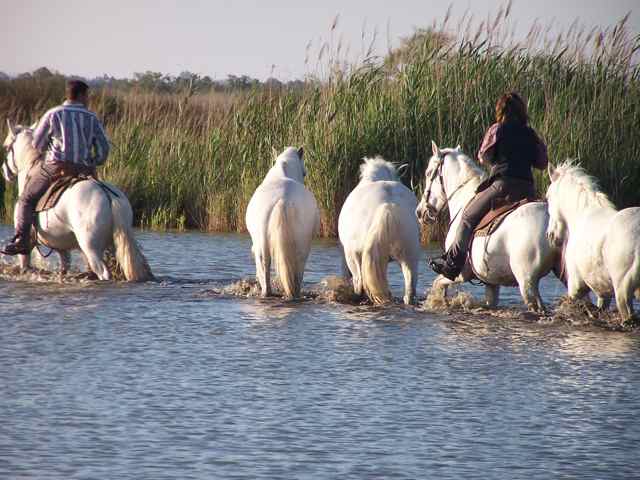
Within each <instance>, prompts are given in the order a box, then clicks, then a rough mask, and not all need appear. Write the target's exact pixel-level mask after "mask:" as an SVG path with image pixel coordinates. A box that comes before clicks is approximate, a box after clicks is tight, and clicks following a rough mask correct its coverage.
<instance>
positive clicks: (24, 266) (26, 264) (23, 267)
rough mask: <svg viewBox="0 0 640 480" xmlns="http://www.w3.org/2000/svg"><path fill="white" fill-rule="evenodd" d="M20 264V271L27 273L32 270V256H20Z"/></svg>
mask: <svg viewBox="0 0 640 480" xmlns="http://www.w3.org/2000/svg"><path fill="white" fill-rule="evenodd" d="M18 264H19V265H20V271H21V272H26V271H27V270H29V269H30V268H31V254H29V255H18Z"/></svg>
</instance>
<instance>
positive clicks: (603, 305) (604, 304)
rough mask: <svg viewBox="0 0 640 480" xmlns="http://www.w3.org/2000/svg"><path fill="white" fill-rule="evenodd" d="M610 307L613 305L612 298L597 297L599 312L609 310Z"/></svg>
mask: <svg viewBox="0 0 640 480" xmlns="http://www.w3.org/2000/svg"><path fill="white" fill-rule="evenodd" d="M609 305H611V297H610V296H609V295H603V296H600V295H597V298H596V306H597V307H598V310H608V309H609Z"/></svg>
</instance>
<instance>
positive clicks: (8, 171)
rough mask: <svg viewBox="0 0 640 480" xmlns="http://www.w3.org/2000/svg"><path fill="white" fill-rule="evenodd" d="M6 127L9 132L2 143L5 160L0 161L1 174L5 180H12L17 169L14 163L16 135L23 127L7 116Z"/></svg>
mask: <svg viewBox="0 0 640 480" xmlns="http://www.w3.org/2000/svg"><path fill="white" fill-rule="evenodd" d="M7 127H8V128H9V132H8V133H7V136H6V138H5V139H4V142H3V144H2V147H3V148H4V151H5V160H4V162H3V163H2V176H3V177H4V179H5V180H6V181H7V182H13V181H14V180H15V179H16V177H17V176H18V171H19V167H18V164H17V163H16V143H18V137H19V135H20V133H21V132H22V130H23V127H22V126H21V125H14V124H13V122H12V121H11V120H9V119H8V118H7ZM18 146H19V145H18Z"/></svg>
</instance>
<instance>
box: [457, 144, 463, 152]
mask: <svg viewBox="0 0 640 480" xmlns="http://www.w3.org/2000/svg"><path fill="white" fill-rule="evenodd" d="M456 151H457V152H461V151H462V146H461V145H460V144H458V146H457V147H456Z"/></svg>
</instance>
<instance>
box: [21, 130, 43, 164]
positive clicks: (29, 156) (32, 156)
mask: <svg viewBox="0 0 640 480" xmlns="http://www.w3.org/2000/svg"><path fill="white" fill-rule="evenodd" d="M17 128H18V132H17V133H16V136H17V135H20V134H23V135H24V136H25V137H26V138H25V140H26V143H27V148H26V149H25V157H24V160H23V161H24V162H25V165H26V166H27V167H28V168H31V166H32V165H33V164H34V163H36V162H38V161H40V160H41V159H42V155H41V154H40V152H39V151H38V150H36V149H35V148H33V128H30V127H24V126H22V125H18V126H17Z"/></svg>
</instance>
